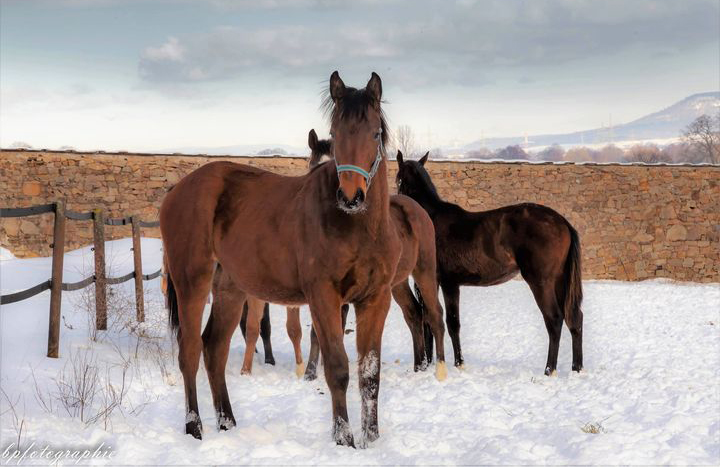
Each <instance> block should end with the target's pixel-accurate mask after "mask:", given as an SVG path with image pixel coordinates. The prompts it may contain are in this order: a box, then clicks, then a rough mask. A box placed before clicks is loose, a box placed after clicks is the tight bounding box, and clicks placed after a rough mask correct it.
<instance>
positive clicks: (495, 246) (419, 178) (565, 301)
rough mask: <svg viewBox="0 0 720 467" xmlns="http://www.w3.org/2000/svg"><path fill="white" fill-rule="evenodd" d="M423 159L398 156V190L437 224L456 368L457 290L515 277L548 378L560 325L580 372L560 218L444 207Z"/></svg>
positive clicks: (529, 209)
mask: <svg viewBox="0 0 720 467" xmlns="http://www.w3.org/2000/svg"><path fill="white" fill-rule="evenodd" d="M427 158H428V154H425V156H423V157H422V158H421V159H420V161H403V157H402V153H401V152H400V151H398V154H397V160H398V173H397V178H396V183H397V187H398V191H399V192H400V193H403V194H406V195H408V196H410V197H411V198H413V199H414V200H416V201H417V202H418V203H420V205H422V207H423V208H425V210H427V212H428V214H430V217H431V218H432V220H433V223H434V224H435V236H436V246H437V259H438V282H439V283H440V287H442V291H443V296H444V298H445V312H446V313H447V315H446V320H447V328H448V333H449V334H450V338H451V340H452V344H453V350H454V352H455V366H458V367H462V365H463V356H462V350H461V348H460V308H459V305H460V286H461V285H481V286H488V285H497V284H501V283H503V282H505V281H507V280H509V279H511V278H512V277H514V276H515V275H516V274H517V273H518V271H519V272H520V274H521V275H522V278H523V279H525V282H527V284H528V285H529V286H530V289H531V290H532V293H533V295H534V296H535V301H536V302H537V304H538V307H540V311H541V312H542V315H543V318H544V319H545V326H546V328H547V332H548V335H549V338H550V343H549V348H548V357H547V364H546V365H545V374H546V375H553V374H555V372H556V368H557V356H558V346H559V344H560V333H561V332H562V323H563V319H564V320H565V324H567V326H568V328H569V329H570V334H571V335H572V349H573V361H572V369H573V371H581V370H582V367H583V363H582V358H583V356H582V324H583V314H582V311H581V310H580V303H581V302H582V281H581V277H580V240H579V238H578V234H577V232H576V231H575V229H574V228H573V227H572V225H570V223H569V222H568V221H567V220H566V219H565V218H564V217H563V216H561V215H560V214H558V213H557V212H555V211H553V210H552V209H550V208H548V207H545V206H540V205H537V204H530V203H524V204H516V205H512V206H506V207H503V208H500V209H494V210H492V211H484V212H468V211H466V210H464V209H462V208H461V207H460V206H458V205H456V204H452V203H448V202H445V201H443V200H442V199H440V196H439V195H438V193H437V190H436V189H435V185H434V184H433V183H432V180H431V179H430V175H429V174H428V173H427V171H426V170H425V167H424V165H425V162H426V161H427ZM428 335H429V334H428ZM430 338H431V337H430Z"/></svg>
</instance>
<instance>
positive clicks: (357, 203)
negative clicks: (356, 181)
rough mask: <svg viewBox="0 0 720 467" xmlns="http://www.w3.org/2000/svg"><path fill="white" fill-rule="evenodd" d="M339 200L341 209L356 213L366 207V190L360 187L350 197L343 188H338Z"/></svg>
mask: <svg viewBox="0 0 720 467" xmlns="http://www.w3.org/2000/svg"><path fill="white" fill-rule="evenodd" d="M337 202H338V207H339V208H340V209H341V210H343V211H345V212H347V213H349V214H355V213H357V212H360V211H362V210H364V209H365V192H364V191H363V190H362V188H358V189H357V190H356V191H355V195H353V197H352V199H350V198H348V197H347V196H346V195H345V191H343V189H342V188H338V191H337Z"/></svg>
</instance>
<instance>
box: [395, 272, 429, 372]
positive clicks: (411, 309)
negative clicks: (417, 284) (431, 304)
mask: <svg viewBox="0 0 720 467" xmlns="http://www.w3.org/2000/svg"><path fill="white" fill-rule="evenodd" d="M392 296H393V298H394V299H395V302H397V304H398V305H399V306H400V309H401V310H402V313H403V318H405V323H407V326H408V328H409V329H410V335H411V336H412V343H413V360H414V361H413V369H414V370H415V371H425V370H426V369H427V365H428V362H427V358H426V356H425V341H424V336H423V319H422V310H421V309H420V304H419V303H418V301H417V300H416V299H415V296H414V295H413V293H412V290H410V285H409V284H408V282H407V280H405V281H403V282H401V283H399V284H398V285H396V286H395V287H393V289H392Z"/></svg>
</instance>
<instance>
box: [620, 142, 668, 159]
mask: <svg viewBox="0 0 720 467" xmlns="http://www.w3.org/2000/svg"><path fill="white" fill-rule="evenodd" d="M625 162H642V163H643V164H658V163H662V162H672V160H671V159H670V158H669V157H668V156H667V155H665V154H663V153H662V151H661V150H660V148H659V147H658V146H657V145H656V144H636V145H634V146H632V147H631V148H630V149H628V151H627V154H626V155H625Z"/></svg>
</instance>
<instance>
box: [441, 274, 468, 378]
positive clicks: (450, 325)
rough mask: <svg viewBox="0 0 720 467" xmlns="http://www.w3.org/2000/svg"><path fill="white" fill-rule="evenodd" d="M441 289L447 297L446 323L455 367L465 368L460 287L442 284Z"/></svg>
mask: <svg viewBox="0 0 720 467" xmlns="http://www.w3.org/2000/svg"><path fill="white" fill-rule="evenodd" d="M441 287H442V291H443V297H445V313H446V315H445V321H446V322H447V330H448V334H450V340H451V341H452V346H453V352H454V354H455V366H456V367H458V368H464V367H465V359H464V358H463V355H462V347H461V346H460V287H459V286H458V285H457V284H442V285H441Z"/></svg>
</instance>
